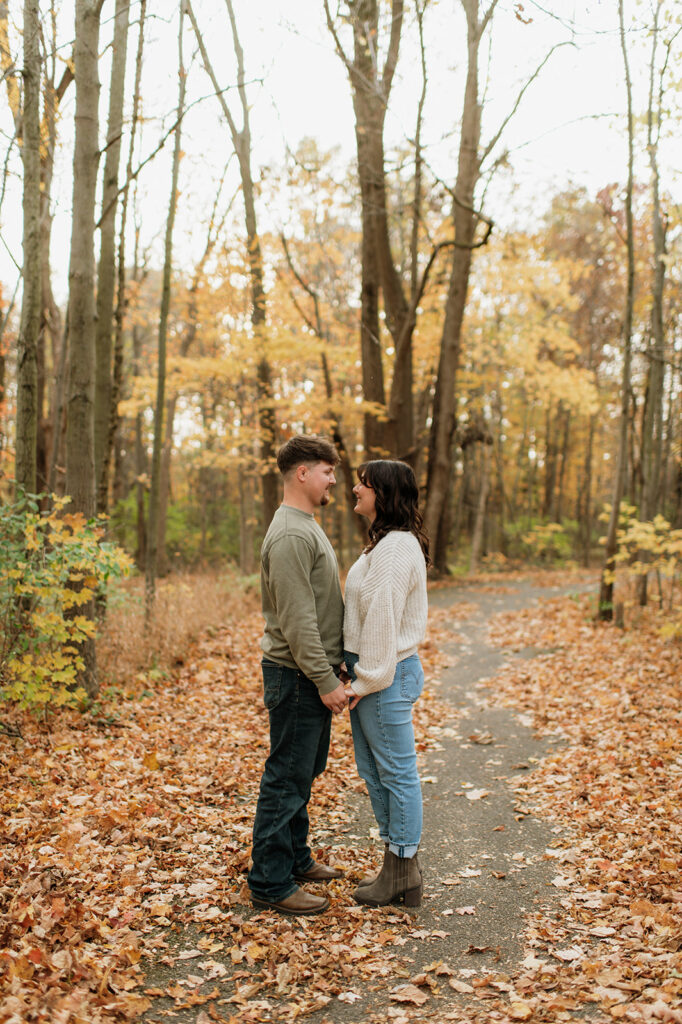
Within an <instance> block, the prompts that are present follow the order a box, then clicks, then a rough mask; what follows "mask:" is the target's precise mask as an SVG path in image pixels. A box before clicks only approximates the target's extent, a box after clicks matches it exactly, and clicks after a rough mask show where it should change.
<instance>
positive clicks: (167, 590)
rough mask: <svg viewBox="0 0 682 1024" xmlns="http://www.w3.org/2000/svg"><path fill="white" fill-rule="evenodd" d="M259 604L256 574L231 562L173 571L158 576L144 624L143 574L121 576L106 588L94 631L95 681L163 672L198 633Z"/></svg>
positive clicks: (133, 679)
mask: <svg viewBox="0 0 682 1024" xmlns="http://www.w3.org/2000/svg"><path fill="white" fill-rule="evenodd" d="M258 608H259V590H258V580H257V578H256V577H250V576H249V577H245V576H240V575H239V574H238V573H237V572H236V571H235V570H234V569H231V568H230V567H224V568H221V569H220V570H211V571H209V570H203V571H197V572H191V573H182V574H174V575H170V576H168V577H166V578H165V579H163V580H159V581H158V583H157V587H156V601H155V607H154V617H153V620H152V621H151V622H150V623H149V625H148V626H147V625H146V623H145V611H144V579H143V578H142V577H139V576H138V577H135V578H133V579H129V580H125V581H123V582H122V583H121V584H119V585H117V586H116V587H115V588H113V589H112V590H111V592H110V597H109V602H108V607H107V615H106V619H105V621H104V622H103V623H102V625H101V627H100V632H99V634H98V639H97V661H98V671H99V678H100V684H101V685H103V686H104V685H109V686H112V685H113V686H119V687H122V688H123V689H126V690H130V689H135V688H136V687H137V686H139V685H140V684H144V685H147V684H148V683H149V682H153V681H154V680H155V679H160V678H167V677H168V676H169V675H170V674H171V673H172V671H173V670H174V669H175V668H177V667H179V666H181V665H183V664H184V662H185V660H186V657H187V653H188V650H189V648H190V646H191V644H192V643H193V642H194V641H195V640H196V639H197V638H198V637H199V636H200V635H201V634H202V633H206V632H210V631H212V630H217V629H220V628H221V627H223V626H232V627H234V626H235V625H236V624H238V623H239V622H240V621H242V620H243V619H244V618H245V617H246V616H248V615H250V614H253V613H254V611H257V609H258Z"/></svg>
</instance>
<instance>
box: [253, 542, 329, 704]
mask: <svg viewBox="0 0 682 1024" xmlns="http://www.w3.org/2000/svg"><path fill="white" fill-rule="evenodd" d="M314 557H315V556H314V552H313V551H312V549H311V547H310V545H309V544H308V543H307V542H306V541H305V540H304V538H303V537H297V536H291V535H289V536H287V537H282V538H281V539H279V540H277V541H275V543H274V544H273V545H272V548H271V549H270V556H269V562H270V564H269V573H268V576H269V579H268V585H269V589H270V593H271V595H272V601H273V604H274V607H275V608H276V610H277V619H278V622H279V626H280V629H281V631H282V635H283V636H284V638H285V640H286V641H287V643H288V645H289V649H290V650H291V654H292V656H293V659H294V661H295V662H296V664H297V665H298V667H299V669H300V670H301V672H303V674H304V675H306V676H307V677H308V679H311V680H312V681H313V682H314V683H315V685H316V686H317V688H318V690H319V691H320V695H324V694H327V693H331V691H332V690H335V689H336V687H337V686H338V685H339V680H338V679H337V678H336V676H335V674H334V670H333V668H332V666H331V665H330V664H329V660H328V658H327V655H326V653H325V650H324V646H323V644H322V640H321V639H320V630H319V626H318V623H317V608H316V604H315V594H314V592H313V588H312V584H311V582H310V577H311V573H312V570H313V563H314Z"/></svg>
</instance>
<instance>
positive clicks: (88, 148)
mask: <svg viewBox="0 0 682 1024" xmlns="http://www.w3.org/2000/svg"><path fill="white" fill-rule="evenodd" d="M101 8H102V0H94V2H93V0H76V31H75V40H76V43H75V76H76V139H75V144H74V158H73V222H72V229H71V261H70V264H69V340H70V353H71V358H70V363H69V389H68V405H67V410H68V411H67V433H66V491H67V493H68V494H69V495H70V496H71V500H72V508H73V511H74V512H81V513H82V514H83V515H84V516H85V517H86V518H87V519H89V518H90V517H91V516H93V515H94V513H95V451H94V448H95V437H94V434H95V428H94V405H93V403H94V395H95V254H94V235H95V192H96V189H97V165H98V163H99V122H98V101H99V76H98V67H97V62H98V54H99V27H100V14H101ZM80 611H81V613H82V614H84V615H86V616H87V617H88V618H94V609H93V602H89V603H88V605H85V606H81V608H80ZM82 654H83V659H84V662H85V670H84V673H83V678H82V680H81V681H82V683H83V685H84V687H85V690H86V692H87V693H88V695H89V696H94V695H95V694H96V693H97V674H96V662H95V644H94V641H93V640H89V641H86V642H85V643H84V644H83V649H82Z"/></svg>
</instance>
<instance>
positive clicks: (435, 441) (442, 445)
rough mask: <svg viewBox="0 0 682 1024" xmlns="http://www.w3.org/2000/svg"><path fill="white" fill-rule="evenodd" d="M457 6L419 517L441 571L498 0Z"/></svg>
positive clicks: (444, 567)
mask: <svg viewBox="0 0 682 1024" xmlns="http://www.w3.org/2000/svg"><path fill="white" fill-rule="evenodd" d="M461 4H462V7H463V9H464V14H465V16H466V26H467V75H466V84H465V88H464V105H463V109H462V123H461V129H460V142H459V156H458V164H457V180H456V183H455V189H454V192H453V205H452V218H453V222H454V226H455V249H454V253H453V257H452V268H451V272H450V282H449V286H448V294H447V299H446V304H445V320H444V323H443V334H442V339H441V348H440V357H439V362H438V372H437V375H436V384H435V393H434V399H433V415H432V419H431V430H430V435H429V456H428V470H427V482H426V487H427V502H426V509H425V516H424V518H425V524H426V529H427V532H428V533H429V536H430V537H431V543H432V545H433V554H432V557H433V564H434V568H435V570H436V571H437V572H441V573H442V572H445V571H446V570H447V544H448V533H449V523H448V514H447V510H448V492H449V488H450V485H451V477H452V447H453V439H454V434H455V427H456V415H455V409H456V404H455V402H456V399H455V378H456V374H457V368H458V364H459V354H460V344H461V333H462V321H463V319H464V310H465V307H466V299H467V292H468V288H469V273H470V269H471V253H472V248H473V246H474V234H475V231H476V226H477V223H478V217H477V214H476V211H475V209H474V191H475V188H476V185H477V183H478V179H479V176H480V169H481V161H482V156H483V154H481V152H480V139H481V106H480V99H479V85H478V73H479V72H478V57H479V49H480V45H481V39H482V38H483V34H484V32H485V31H486V29H487V27H488V25H489V24H490V20H491V18H492V16H493V12H494V10H495V7H496V6H497V0H490V3H489V5H488V8H487V10H485V11H484V12H483V13H482V14H481V11H480V3H479V0H461ZM495 141H496V140H495ZM491 145H492V144H491ZM490 148H491V146H488V150H487V152H490Z"/></svg>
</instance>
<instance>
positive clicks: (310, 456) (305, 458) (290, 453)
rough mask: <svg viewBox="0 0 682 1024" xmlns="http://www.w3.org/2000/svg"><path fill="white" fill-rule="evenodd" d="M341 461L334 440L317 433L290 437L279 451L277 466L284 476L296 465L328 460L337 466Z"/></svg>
mask: <svg viewBox="0 0 682 1024" xmlns="http://www.w3.org/2000/svg"><path fill="white" fill-rule="evenodd" d="M339 461H340V460H339V453H338V452H337V450H336V448H335V447H334V445H333V444H332V442H331V441H329V440H328V439H327V438H326V437H318V436H317V435H316V434H298V435H297V436H296V437H290V438H289V440H288V441H285V443H284V444H283V445H282V447H281V448H280V449H279V451H278V452H277V466H278V469H279V471H280V473H281V474H282V476H286V474H287V473H289V472H291V470H292V469H294V468H295V467H296V466H301V465H310V464H312V463H314V462H328V463H329V464H330V465H332V466H336V465H337V463H338V462H339Z"/></svg>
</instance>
